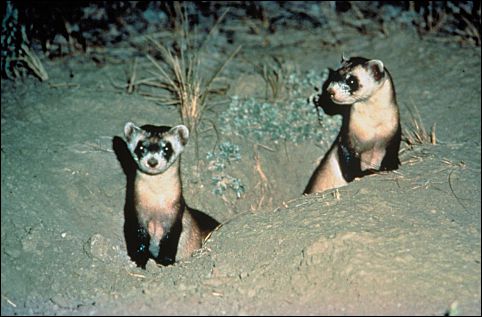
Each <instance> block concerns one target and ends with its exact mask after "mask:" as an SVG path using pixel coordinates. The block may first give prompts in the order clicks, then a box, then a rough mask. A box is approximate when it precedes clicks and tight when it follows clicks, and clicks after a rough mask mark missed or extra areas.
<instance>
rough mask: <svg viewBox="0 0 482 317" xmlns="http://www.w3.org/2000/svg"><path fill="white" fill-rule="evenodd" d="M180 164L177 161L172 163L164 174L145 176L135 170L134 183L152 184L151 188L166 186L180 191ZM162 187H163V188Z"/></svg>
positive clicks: (145, 174)
mask: <svg viewBox="0 0 482 317" xmlns="http://www.w3.org/2000/svg"><path fill="white" fill-rule="evenodd" d="M179 167H180V164H179V159H178V160H177V161H176V162H174V164H172V165H171V166H170V167H169V168H168V169H167V170H166V171H165V172H164V173H161V174H155V175H151V174H147V173H143V172H141V171H139V170H137V176H136V178H137V179H136V181H137V182H145V183H152V186H155V187H159V184H163V185H168V186H170V187H171V188H172V189H180V188H181V186H182V183H181V172H180V170H179ZM163 187H164V186H163Z"/></svg>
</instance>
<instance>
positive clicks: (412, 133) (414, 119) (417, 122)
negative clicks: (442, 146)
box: [403, 101, 437, 146]
mask: <svg viewBox="0 0 482 317" xmlns="http://www.w3.org/2000/svg"><path fill="white" fill-rule="evenodd" d="M412 104H413V106H411V107H410V106H407V109H408V111H409V112H410V117H411V120H410V122H409V124H408V126H405V128H404V129H403V140H404V141H405V142H406V143H407V144H408V145H410V146H413V145H417V144H437V137H436V135H435V125H436V124H435V123H434V124H433V125H432V128H431V130H430V133H428V132H427V130H426V129H425V126H424V124H423V120H422V117H421V116H420V112H419V111H418V108H417V106H416V105H415V103H413V101H412Z"/></svg>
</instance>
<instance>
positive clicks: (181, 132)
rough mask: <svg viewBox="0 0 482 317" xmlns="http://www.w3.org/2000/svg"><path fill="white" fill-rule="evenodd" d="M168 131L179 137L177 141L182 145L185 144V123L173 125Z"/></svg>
mask: <svg viewBox="0 0 482 317" xmlns="http://www.w3.org/2000/svg"><path fill="white" fill-rule="evenodd" d="M169 133H170V134H171V133H172V134H173V135H174V136H176V137H177V138H179V142H180V143H181V144H182V146H185V145H186V144H187V141H188V140H189V129H188V128H187V127H186V126H185V125H182V124H181V125H178V126H175V127H174V128H172V129H171V130H170V131H169Z"/></svg>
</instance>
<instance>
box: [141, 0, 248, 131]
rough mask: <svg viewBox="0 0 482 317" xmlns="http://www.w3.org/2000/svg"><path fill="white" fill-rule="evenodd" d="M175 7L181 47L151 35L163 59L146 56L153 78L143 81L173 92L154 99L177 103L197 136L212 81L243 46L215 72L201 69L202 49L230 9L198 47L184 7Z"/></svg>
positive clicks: (177, 43)
mask: <svg viewBox="0 0 482 317" xmlns="http://www.w3.org/2000/svg"><path fill="white" fill-rule="evenodd" d="M175 10H176V18H177V19H179V21H177V23H176V25H178V26H179V28H178V30H179V32H180V35H179V36H178V37H177V39H176V45H175V46H176V47H177V48H178V49H177V50H175V49H174V48H168V47H166V46H165V45H163V44H161V43H159V42H158V41H156V40H155V39H154V38H152V37H148V40H149V41H150V42H151V44H153V46H154V48H155V50H156V53H158V54H159V56H160V60H158V59H156V58H155V57H153V56H152V55H149V54H148V55H147V58H148V59H149V61H150V62H151V63H152V64H153V65H154V67H155V69H154V70H153V71H149V72H150V73H151V75H153V77H151V78H148V79H145V80H143V81H141V82H140V83H141V84H144V85H148V86H151V87H157V88H161V89H164V90H167V91H168V92H169V93H170V94H169V96H156V97H155V99H156V100H157V101H159V102H161V103H163V104H168V105H175V106H177V107H178V108H179V112H180V115H181V118H182V121H183V123H184V124H185V125H186V126H187V127H188V128H189V130H190V131H191V133H192V134H193V135H197V129H198V126H199V123H200V121H201V119H202V115H203V113H204V111H205V109H206V107H207V98H208V96H209V95H210V94H211V93H213V92H215V91H214V90H213V89H211V86H212V83H213V81H214V80H215V79H216V78H217V77H218V75H219V74H220V73H221V72H222V71H223V69H224V67H225V66H226V65H227V64H228V63H229V61H231V60H232V59H233V58H234V56H235V55H236V54H237V53H238V52H239V50H240V49H241V47H240V46H239V47H237V48H236V49H235V50H234V51H233V52H232V53H231V54H230V55H229V56H228V57H227V58H226V59H225V60H224V61H223V62H222V63H221V64H220V65H219V66H218V67H217V68H216V69H215V70H214V71H213V72H211V73H210V74H209V73H208V74H206V71H205V69H203V68H202V58H201V51H202V49H203V47H204V44H205V43H206V42H207V40H208V39H209V38H210V36H211V34H212V33H213V30H214V29H215V28H216V26H217V25H218V24H219V22H220V21H221V20H222V19H223V17H224V16H225V14H226V13H227V11H225V12H224V14H223V15H221V17H220V18H219V19H218V21H217V22H216V24H215V25H214V27H213V28H212V29H211V31H210V32H209V34H208V35H207V37H206V38H205V40H204V41H203V42H202V43H201V45H199V46H198V47H195V45H194V43H193V42H192V38H191V37H190V35H189V23H188V21H187V16H186V12H185V10H183V7H182V6H181V5H180V4H179V3H176V4H175ZM151 99H153V98H152V97H151Z"/></svg>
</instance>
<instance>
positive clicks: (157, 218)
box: [124, 122, 219, 265]
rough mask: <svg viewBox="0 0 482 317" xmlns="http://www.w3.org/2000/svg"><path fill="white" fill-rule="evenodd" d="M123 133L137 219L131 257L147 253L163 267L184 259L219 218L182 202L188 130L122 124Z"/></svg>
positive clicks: (177, 127)
mask: <svg viewBox="0 0 482 317" xmlns="http://www.w3.org/2000/svg"><path fill="white" fill-rule="evenodd" d="M124 136H125V140H126V143H127V148H128V149H129V152H130V154H131V155H132V158H133V159H134V161H135V163H136V164H137V170H136V174H135V178H134V184H133V190H132V195H133V198H132V205H133V209H134V211H135V215H136V218H137V222H138V223H137V226H138V227H137V241H136V244H137V245H136V251H135V252H136V253H137V254H136V257H143V256H144V257H146V258H147V257H151V258H153V259H154V260H155V261H156V262H157V263H160V264H163V265H169V264H172V263H174V262H175V261H176V260H182V259H186V258H188V257H190V256H191V255H192V253H193V252H194V251H195V250H197V249H199V248H201V246H202V243H203V241H204V239H205V238H206V237H207V236H208V235H209V233H210V232H211V231H213V230H214V229H215V228H216V227H217V226H218V225H219V222H218V221H216V220H215V219H213V218H212V217H210V216H208V215H207V214H205V213H202V212H201V211H198V210H195V209H191V208H189V207H188V206H187V205H186V203H185V201H184V197H183V194H182V182H181V173H180V160H181V158H180V156H181V153H182V152H183V150H184V147H185V146H186V144H187V142H188V139H189V130H188V128H187V127H186V126H184V125H178V126H175V127H173V128H170V127H166V126H154V125H144V126H142V127H138V126H136V125H135V124H134V123H132V122H127V123H126V124H125V126H124ZM146 261H147V260H146ZM144 265H145V263H144Z"/></svg>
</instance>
